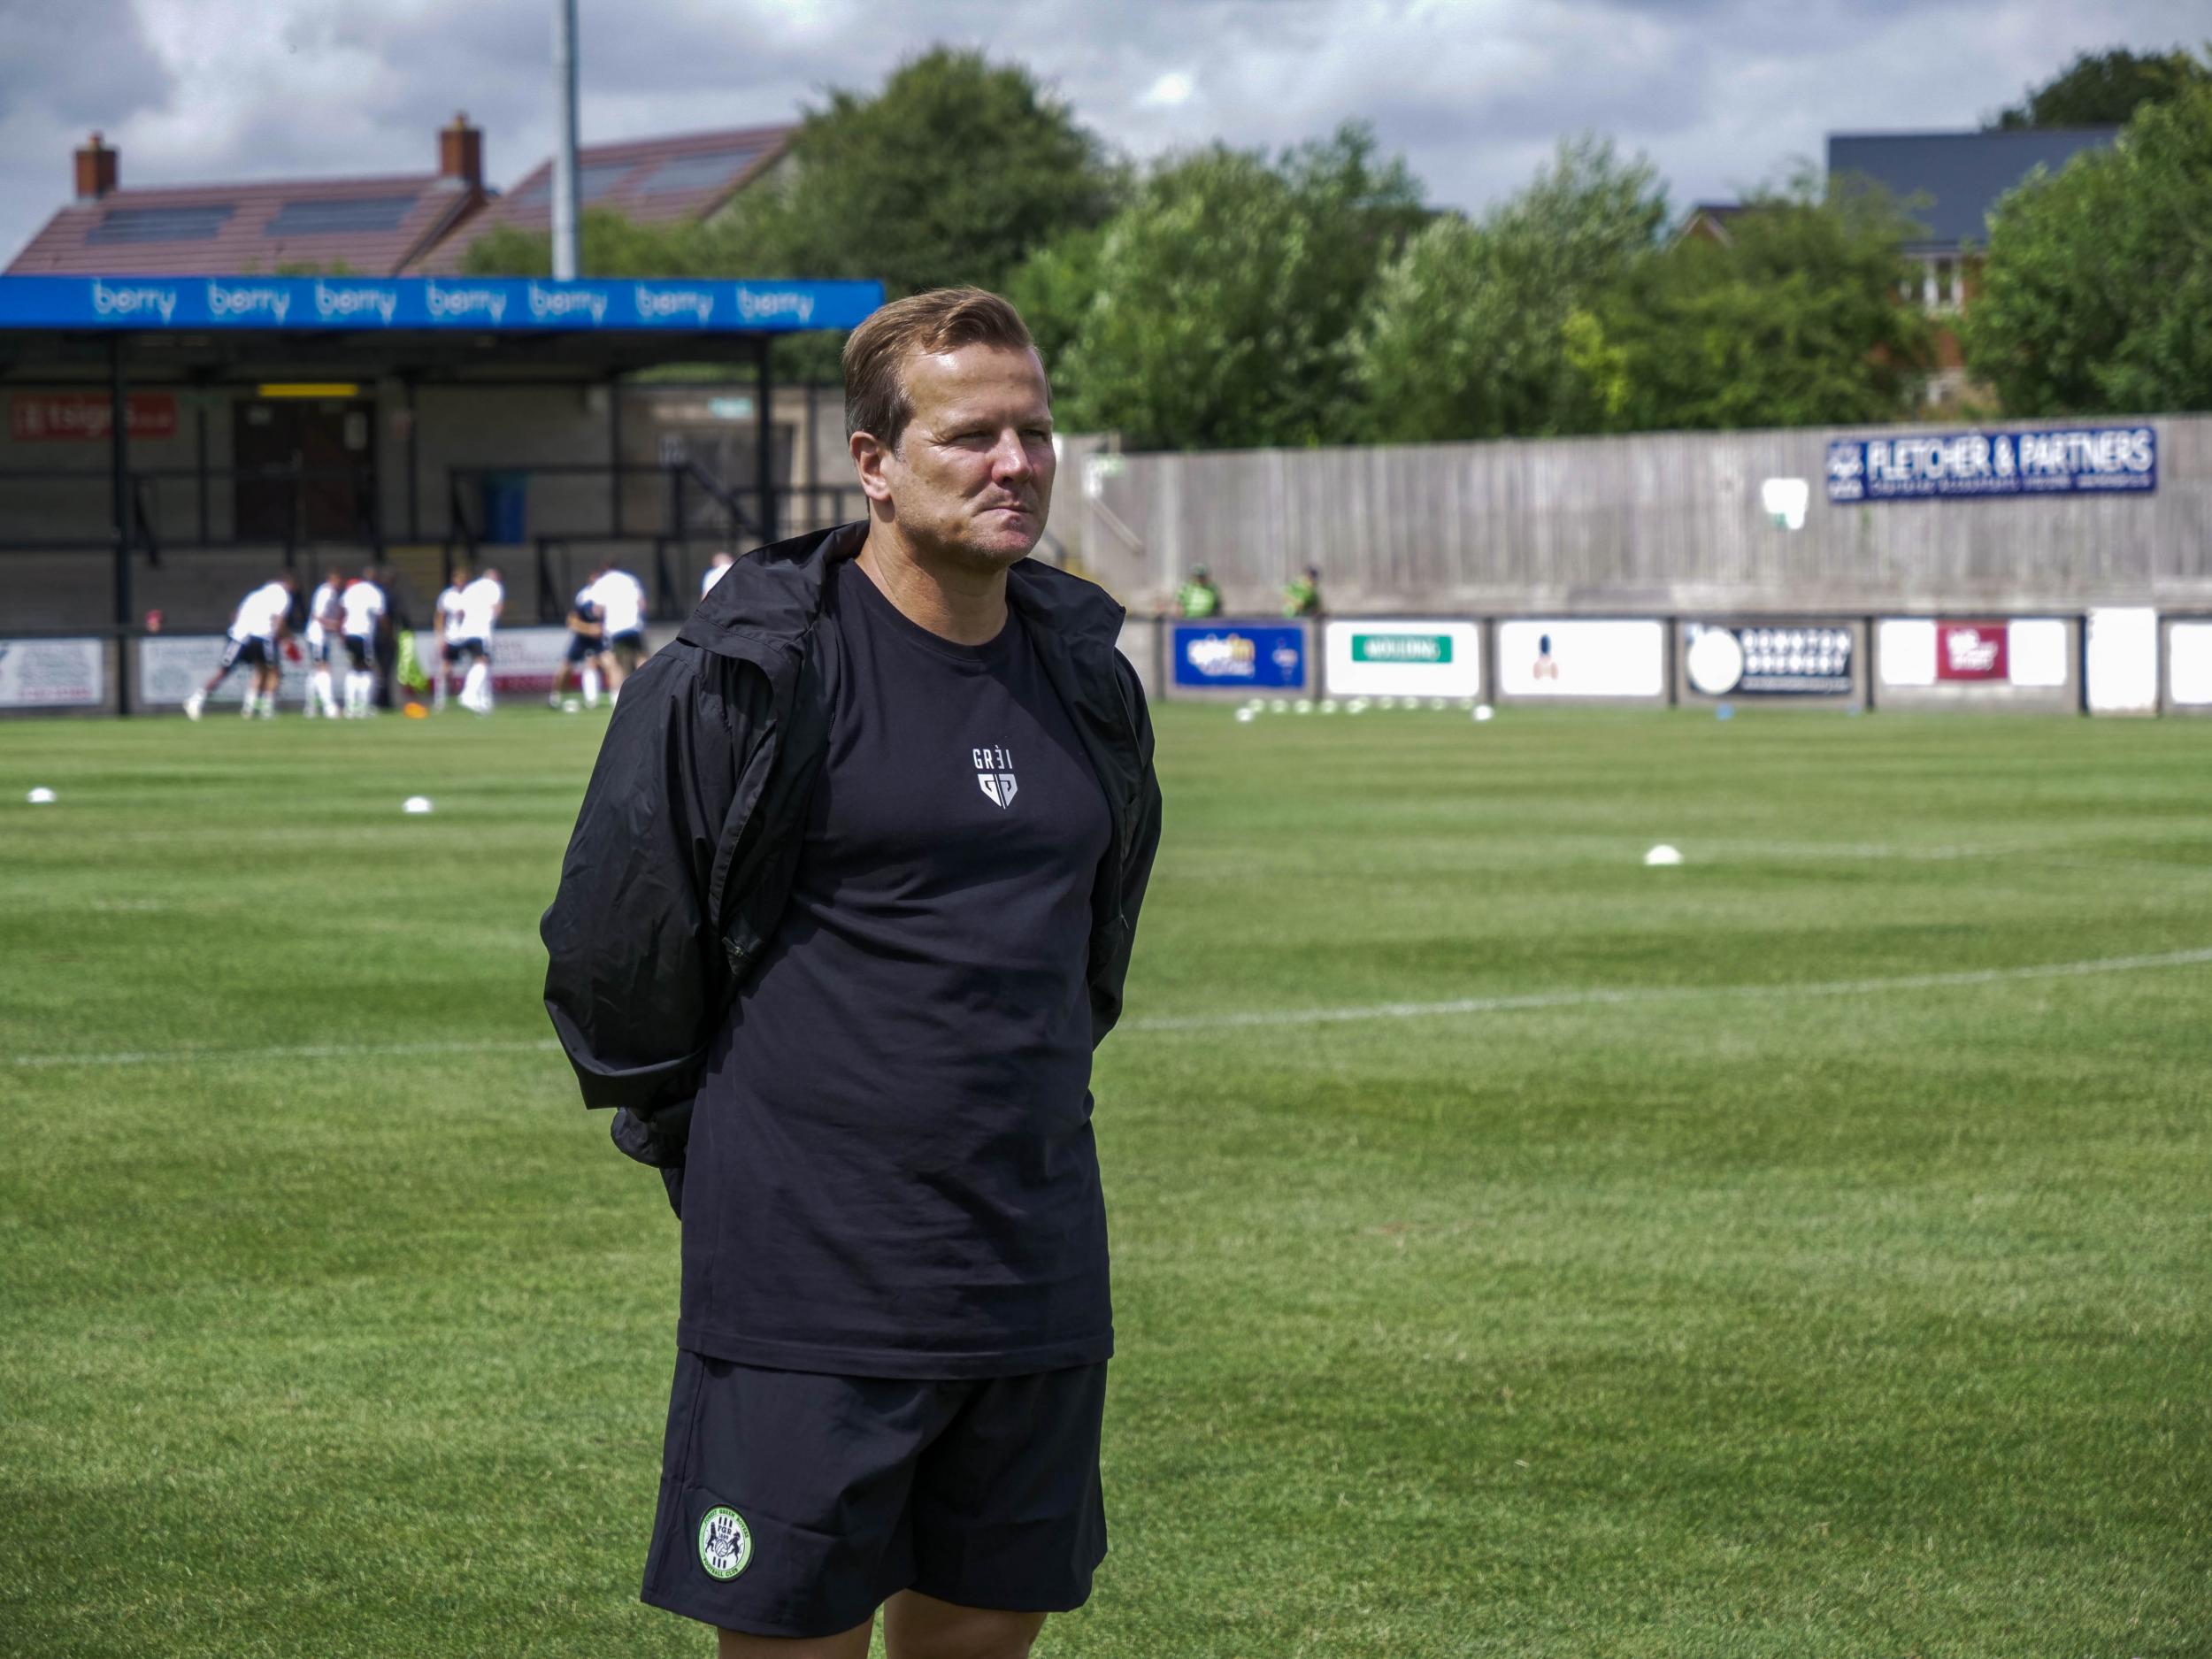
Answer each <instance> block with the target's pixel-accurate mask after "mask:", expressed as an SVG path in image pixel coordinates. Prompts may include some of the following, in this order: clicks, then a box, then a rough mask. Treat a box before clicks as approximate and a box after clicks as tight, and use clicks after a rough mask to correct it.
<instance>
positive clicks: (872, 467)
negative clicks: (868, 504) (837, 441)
mask: <svg viewBox="0 0 2212 1659" xmlns="http://www.w3.org/2000/svg"><path fill="white" fill-rule="evenodd" d="M845 447H846V449H848V450H849V451H850V452H851V454H852V457H853V471H855V472H857V473H859V474H860V488H861V492H862V494H864V495H866V496H867V497H868V499H869V500H870V501H880V502H887V501H889V500H890V499H891V480H889V479H887V478H886V477H885V476H884V472H883V469H884V465H885V464H886V463H887V462H888V461H889V460H890V458H891V451H890V450H889V449H886V448H885V447H884V445H883V442H882V440H880V439H879V438H878V437H877V436H876V434H874V433H872V432H856V433H855V434H853V435H852V436H851V437H849V438H848V439H847V440H846V441H845Z"/></svg>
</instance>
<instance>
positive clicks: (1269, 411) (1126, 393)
mask: <svg viewBox="0 0 2212 1659" xmlns="http://www.w3.org/2000/svg"><path fill="white" fill-rule="evenodd" d="M1426 217H1427V215H1426V213H1425V211H1424V210H1423V208H1422V207H1421V204H1420V188H1419V186H1418V185H1417V183H1416V181H1415V180H1414V179H1413V177H1412V175H1411V174H1409V173H1408V172H1407V171H1406V169H1405V166H1404V165H1403V164H1402V162H1399V161H1397V160H1391V161H1388V162H1385V161H1382V160H1380V159H1379V157H1378V156H1377V154H1376V151H1375V142H1374V139H1373V136H1372V134H1370V133H1369V132H1368V131H1367V129H1366V128H1364V127H1357V126H1348V127H1344V128H1342V129H1340V131H1339V132H1338V133H1337V134H1335V136H1334V137H1333V138H1331V139H1329V140H1327V141H1325V142H1318V143H1311V144H1308V145H1305V146H1303V147H1302V148H1300V149H1297V150H1291V151H1288V152H1286V154H1284V155H1283V156H1282V157H1279V158H1278V159H1277V160H1276V161H1275V162H1273V163H1270V162H1269V161H1268V160H1267V159H1266V158H1265V157H1263V156H1261V155H1258V154H1256V153H1250V152H1246V151H1240V150H1231V149H1228V148H1226V147H1225V146H1221V145H1216V146H1214V147H1212V148H1210V149H1207V150H1198V151H1195V152H1194V153H1189V154H1186V155H1182V156H1179V157H1171V158H1170V159H1169V160H1167V161H1165V162H1164V163H1163V164H1162V165H1160V166H1159V167H1157V168H1156V170H1155V171H1154V173H1152V175H1151V176H1150V177H1149V178H1148V179H1147V180H1145V182H1144V184H1143V186H1142V188H1141V189H1140V191H1139V192H1138V194H1137V197H1136V200H1135V201H1134V202H1133V203H1132V204H1130V206H1129V207H1128V208H1127V209H1126V210H1125V211H1123V212H1122V213H1120V214H1119V215H1118V216H1117V217H1116V218H1115V219H1113V220H1112V221H1111V223H1110V224H1109V225H1108V226H1107V227H1106V228H1105V231H1104V233H1103V234H1102V238H1101V239H1100V242H1099V244H1098V246H1097V248H1096V250H1095V265H1094V273H1095V278H1094V284H1093V286H1092V287H1091V288H1090V291H1089V293H1088V296H1087V299H1082V296H1080V294H1079V293H1078V294H1077V296H1076V297H1077V298H1078V299H1079V300H1080V301H1081V308H1080V311H1079V314H1078V315H1077V317H1075V318H1074V319H1066V318H1064V317H1057V318H1055V319H1053V320H1051V321H1048V323H1047V324H1046V325H1045V326H1047V327H1048V328H1049V329H1057V330H1061V331H1063V332H1064V336H1065V337H1066V338H1067V339H1068V341H1069V343H1068V345H1067V347H1066V349H1065V353H1064V360H1065V364H1066V374H1065V376H1064V384H1065V385H1066V386H1067V388H1069V389H1068V391H1067V393H1066V394H1064V399H1063V403H1062V407H1061V411H1060V413H1061V424H1062V425H1063V426H1070V427H1073V428H1077V429H1081V428H1093V429H1103V428H1109V427H1110V428H1115V429H1118V430H1120V431H1121V432H1123V433H1125V434H1127V435H1128V436H1129V438H1130V439H1131V441H1132V442H1134V443H1137V444H1140V445H1142V446H1146V447H1159V448H1170V449H1204V448H1219V447H1225V446H1232V445H1236V446H1246V445H1261V444H1306V443H1325V442H1345V441H1347V440H1348V439H1350V438H1351V437H1353V436H1355V435H1356V434H1357V433H1358V431H1359V430H1360V427H1361V425H1362V419H1361V412H1360V401H1359V395H1358V388H1357V386H1356V382H1355V380H1354V378H1353V374H1352V358H1351V353H1350V351H1349V349H1348V347H1347V343H1346V342H1347V341H1348V337H1349V335H1350V334H1351V332H1352V329H1353V326H1354V325H1355V323H1356V321H1357V319H1358V318H1359V316H1360V314H1361V311H1362V310H1363V307H1364V305H1365V303H1366V299H1367V296H1368V293H1369V291H1370V289H1371V288H1372V287H1373V285H1374V280H1375V274H1376V273H1377V272H1378V271H1379V269H1380V268H1381V267H1382V265H1385V264H1386V263H1387V262H1388V261H1389V260H1390V259H1391V258H1392V257H1394V256H1395V255H1396V253H1397V251H1398V250H1399V249H1400V248H1401V247H1402V246H1403V244H1404V242H1405V241H1406V239H1407V237H1408V236H1409V235H1410V234H1412V233H1413V231H1414V230H1415V229H1416V228H1417V227H1418V226H1419V225H1420V224H1421V223H1423V222H1424V221H1425V219H1426ZM1059 274H1060V275H1061V276H1063V277H1072V278H1073V279H1074V280H1071V281H1069V282H1068V283H1066V284H1065V286H1066V287H1068V288H1075V289H1078V290H1079V288H1080V286H1081V283H1080V273H1079V269H1077V268H1076V267H1074V266H1073V265H1072V264H1071V265H1069V266H1067V267H1066V268H1064V269H1063V270H1062V272H1061V273H1059ZM1028 280H1032V281H1033V282H1035V283H1038V284H1043V283H1046V282H1048V280H1050V273H1032V276H1031V278H1030V279H1028ZM1025 291H1027V290H1026V289H1025Z"/></svg>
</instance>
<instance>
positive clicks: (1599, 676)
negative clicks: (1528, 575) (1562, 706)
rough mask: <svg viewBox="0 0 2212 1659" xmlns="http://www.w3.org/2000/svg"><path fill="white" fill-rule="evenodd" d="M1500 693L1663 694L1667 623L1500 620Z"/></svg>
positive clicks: (1507, 694)
mask: <svg viewBox="0 0 2212 1659" xmlns="http://www.w3.org/2000/svg"><path fill="white" fill-rule="evenodd" d="M1497 672H1498V695H1500V696H1501V697H1525V698H1539V697H1617V698H1645V697H1663V696H1665V695H1667V631H1666V625H1665V624H1663V623H1662V622H1659V621H1656V620H1647V619H1637V620H1619V621H1603V622H1593V621H1585V620H1583V619H1581V618H1572V617H1556V618H1553V617H1545V618H1517V619H1516V620H1514V621H1510V622H1501V623H1499V624H1498V664H1497Z"/></svg>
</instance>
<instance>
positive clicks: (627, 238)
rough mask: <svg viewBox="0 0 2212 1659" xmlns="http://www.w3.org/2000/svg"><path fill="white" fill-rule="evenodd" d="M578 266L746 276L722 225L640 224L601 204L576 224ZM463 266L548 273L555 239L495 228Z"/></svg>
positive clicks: (484, 271) (614, 273)
mask: <svg viewBox="0 0 2212 1659" xmlns="http://www.w3.org/2000/svg"><path fill="white" fill-rule="evenodd" d="M576 244H577V247H576V253H577V265H578V268H579V270H580V273H581V274H582V275H585V276H591V277H703V276H741V275H745V274H747V273H744V272H742V271H740V270H735V269H733V268H731V267H733V266H736V265H742V264H743V260H742V259H741V257H739V256H738V254H737V252H736V250H734V249H733V248H732V247H731V246H730V245H729V238H728V235H727V234H726V232H724V231H722V230H721V229H720V227H717V226H712V225H703V224H701V223H700V222H699V221H698V220H696V219H678V220H675V221H673V222H672V223H664V224H652V225H641V224H638V223H637V222H635V221H634V220H632V219H626V218H625V217H624V216H623V215H621V214H619V213H615V212H611V211H608V210H606V209H605V208H597V207H588V208H586V209H585V210H584V212H583V217H582V218H581V219H579V220H578V221H577V225H576ZM461 269H462V270H463V271H465V272H466V273H468V274H469V275H470V276H537V277H541V276H550V275H551V274H552V273H553V238H552V236H551V235H550V234H549V233H547V232H545V231H541V230H540V231H528V230H519V229H518V228H516V227H514V226H512V225H499V226H495V227H493V228H492V229H490V230H488V231H487V232H485V233H484V234H482V235H481V236H479V237H478V238H477V239H476V240H475V241H474V242H471V243H470V244H469V246H468V251H467V252H466V253H465V254H463V255H462V257H461Z"/></svg>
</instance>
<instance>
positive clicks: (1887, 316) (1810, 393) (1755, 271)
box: [1564, 178, 1931, 432]
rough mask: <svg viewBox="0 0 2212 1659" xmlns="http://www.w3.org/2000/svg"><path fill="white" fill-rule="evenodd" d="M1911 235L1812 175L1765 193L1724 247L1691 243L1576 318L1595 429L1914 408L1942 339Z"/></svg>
mask: <svg viewBox="0 0 2212 1659" xmlns="http://www.w3.org/2000/svg"><path fill="white" fill-rule="evenodd" d="M1910 228H1911V226H1910V222H1909V220H1908V219H1906V218H1905V216H1904V215H1903V213H1902V212H1901V211H1900V210H1899V209H1898V208H1897V206H1896V204H1894V203H1893V202H1891V201H1890V200H1889V199H1888V198H1886V196H1882V195H1881V194H1879V193H1878V192H1877V191H1874V190H1872V189H1870V188H1861V187H1856V186H1853V187H1839V188H1835V189H1833V190H1832V191H1831V192H1829V193H1828V194H1827V195H1826V196H1822V195H1821V194H1820V193H1819V192H1818V191H1817V190H1816V187H1815V185H1814V184H1813V182H1812V180H1810V179H1809V178H1805V179H1800V180H1797V181H1796V182H1795V183H1794V184H1793V185H1792V186H1791V187H1789V188H1786V189H1783V190H1778V191H1767V192H1763V193H1761V194H1759V195H1755V196H1753V197H1751V199H1750V200H1748V201H1747V202H1746V204H1745V211H1743V212H1741V213H1739V214H1736V215H1735V216H1733V217H1732V218H1731V219H1730V220H1729V222H1728V231H1729V237H1728V240H1727V241H1726V242H1709V241H1705V240H1703V239H1701V238H1685V239H1684V240H1682V241H1681V242H1677V243H1676V244H1675V245H1674V246H1673V247H1671V248H1670V249H1668V250H1666V251H1665V252H1664V253H1663V254H1662V255H1660V256H1658V257H1655V258H1653V259H1650V260H1647V261H1644V262H1642V263H1640V265H1638V266H1636V267H1635V268H1634V269H1633V270H1632V273H1630V275H1629V278H1628V280H1626V281H1625V282H1624V283H1623V284H1622V285H1621V286H1620V287H1618V288H1616V289H1615V290H1613V291H1612V292H1610V293H1609V294H1608V295H1606V296H1603V297H1602V298H1601V300H1600V301H1599V302H1598V303H1596V304H1594V305H1592V306H1587V307H1584V308H1581V309H1579V310H1578V311H1576V312H1575V313H1574V314H1573V315H1572V316H1571V318H1570V319H1569V320H1568V323H1567V325H1566V327H1565V330H1564V335H1565V342H1566V343H1565V349H1566V353H1567V356H1568V357H1569V359H1570V361H1571V363H1572V365H1574V368H1575V370H1576V373H1577V375H1578V379H1579V381H1580V384H1581V388H1582V396H1583V398H1584V400H1585V401H1584V406H1583V408H1582V409H1581V410H1580V411H1578V414H1577V415H1576V416H1575V417H1574V419H1572V420H1571V422H1570V423H1569V424H1570V425H1574V426H1582V427H1584V428H1585V429H1588V430H1596V431H1613V432H1640V431H1654V430H1663V429H1686V428H1722V427H1744V426H1821V425H1841V424H1845V423H1849V422H1855V421H1877V420H1885V419H1895V418H1896V417H1897V416H1899V415H1901V414H1902V413H1905V412H1906V411H1908V410H1909V408H1910V407H1911V405H1912V403H1913V400H1914V397H1915V396H1916V392H1917V391H1918V388H1919V385H1920V382H1921V380H1922V377H1923V375H1924V372H1925V369H1926V366H1927V363H1928V360H1929V354H1930V345H1931V337H1930V328H1929V325H1928V321H1927V319H1926V318H1925V317H1924V315H1923V314H1922V313H1921V312H1920V311H1919V309H1918V308H1917V307H1916V306H1915V305H1914V304H1912V303H1910V302H1909V300H1907V299H1906V298H1905V297H1904V296H1903V293H1902V284H1903V280H1904V276H1905V264H1904V260H1903V257H1902V254H1901V248H1902V245H1903V242H1904V240H1905V237H1906V235H1907V234H1908V232H1909V230H1910Z"/></svg>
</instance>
